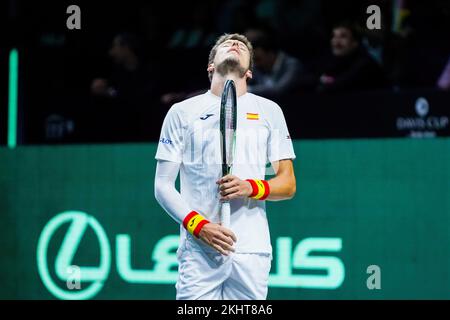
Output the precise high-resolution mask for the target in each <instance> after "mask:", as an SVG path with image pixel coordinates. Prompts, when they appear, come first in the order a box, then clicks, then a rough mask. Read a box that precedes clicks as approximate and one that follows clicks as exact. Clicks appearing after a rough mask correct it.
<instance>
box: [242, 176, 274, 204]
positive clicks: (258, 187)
mask: <svg viewBox="0 0 450 320" xmlns="http://www.w3.org/2000/svg"><path fill="white" fill-rule="evenodd" d="M247 181H248V182H250V184H251V186H252V189H253V192H252V194H251V195H249V197H250V198H253V199H256V200H265V199H266V198H267V197H268V196H269V194H270V187H269V183H268V182H267V181H266V180H257V179H247Z"/></svg>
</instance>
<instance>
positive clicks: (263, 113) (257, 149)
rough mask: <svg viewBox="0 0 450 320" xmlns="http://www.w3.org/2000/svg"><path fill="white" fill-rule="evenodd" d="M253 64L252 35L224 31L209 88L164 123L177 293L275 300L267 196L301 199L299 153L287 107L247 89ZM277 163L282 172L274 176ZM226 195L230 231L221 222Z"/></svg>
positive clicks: (162, 185) (159, 177)
mask: <svg viewBox="0 0 450 320" xmlns="http://www.w3.org/2000/svg"><path fill="white" fill-rule="evenodd" d="M252 66H253V49H252V45H251V43H250V42H249V41H248V40H247V38H246V37H245V36H243V35H240V34H225V35H223V36H221V37H220V38H219V39H218V40H217V42H216V44H215V45H214V47H213V48H212V50H211V52H210V55H209V62H208V68H207V71H208V74H209V78H210V80H211V87H210V90H208V91H207V92H206V93H204V94H201V95H198V96H195V97H192V98H190V99H187V100H184V101H182V102H180V103H177V104H174V105H173V106H172V107H171V108H170V110H169V111H168V113H167V115H166V117H165V119H164V123H163V125H162V130H161V137H160V140H159V145H158V150H157V152H156V157H155V158H156V159H157V160H158V162H157V169H156V175H155V197H156V199H157V200H158V202H159V203H160V205H161V206H162V207H163V208H164V209H165V211H166V212H167V213H168V214H169V215H170V216H171V217H172V218H173V219H174V220H175V221H176V222H178V223H179V224H180V232H181V242H180V245H179V248H178V250H177V258H178V262H179V269H178V273H179V277H178V281H177V283H176V289H177V293H176V298H177V299H179V300H186V299H187V300H194V299H210V300H218V299H227V300H236V299H239V300H247V299H252V300H256V299H257V300H263V299H266V297H267V291H268V279H269V271H270V266H271V260H272V247H271V243H270V234H269V227H268V222H267V217H266V210H265V201H267V200H273V201H276V200H285V199H290V198H292V197H293V196H294V194H295V190H296V182H295V176H294V169H293V164H292V160H293V159H294V158H295V154H294V149H293V146H292V141H291V138H290V136H289V132H288V129H287V126H286V121H285V119H284V116H283V112H282V110H281V108H280V107H279V106H278V105H277V104H276V103H274V102H272V101H270V100H267V99H265V98H262V97H259V96H257V95H254V94H252V93H249V92H247V81H248V80H249V79H250V78H251V77H252V71H251V69H252ZM228 79H231V80H233V81H234V82H235V85H236V92H237V97H238V98H237V126H236V127H237V130H236V146H235V151H234V164H233V169H232V170H233V171H232V174H230V175H226V176H224V177H222V176H221V172H222V170H221V164H222V159H221V144H220V131H219V119H220V101H221V94H222V91H223V87H224V83H225V81H226V80H228ZM269 162H270V163H271V164H272V167H273V169H274V172H275V176H274V177H273V178H272V179H270V180H268V181H266V180H264V179H265V173H266V164H267V163H269ZM179 172H180V192H178V191H177V189H176V187H175V181H176V178H177V175H178V173H179ZM224 200H229V201H230V205H231V218H230V220H231V221H230V228H225V227H224V226H222V225H221V224H220V207H221V201H224ZM276 219H283V217H281V216H279V217H276Z"/></svg>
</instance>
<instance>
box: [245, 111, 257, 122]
mask: <svg viewBox="0 0 450 320" xmlns="http://www.w3.org/2000/svg"><path fill="white" fill-rule="evenodd" d="M247 120H259V113H248V112H247Z"/></svg>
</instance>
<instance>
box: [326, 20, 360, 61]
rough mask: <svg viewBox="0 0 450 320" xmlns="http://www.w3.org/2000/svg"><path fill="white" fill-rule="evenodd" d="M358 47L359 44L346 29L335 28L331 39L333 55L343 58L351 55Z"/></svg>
mask: <svg viewBox="0 0 450 320" xmlns="http://www.w3.org/2000/svg"><path fill="white" fill-rule="evenodd" d="M356 47H358V42H357V41H356V40H355V39H354V38H353V35H352V32H351V31H350V30H349V29H347V28H344V27H339V28H335V29H334V30H333V37H332V38H331V50H332V52H333V55H335V56H338V57H342V56H346V55H348V54H350V53H351V52H352V51H353V50H355V49H356Z"/></svg>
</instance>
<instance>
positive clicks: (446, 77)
mask: <svg viewBox="0 0 450 320" xmlns="http://www.w3.org/2000/svg"><path fill="white" fill-rule="evenodd" d="M437 86H438V88H439V89H442V90H450V58H449V59H448V61H447V64H446V65H445V67H444V70H442V74H441V75H440V77H439V79H438V81H437Z"/></svg>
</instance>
